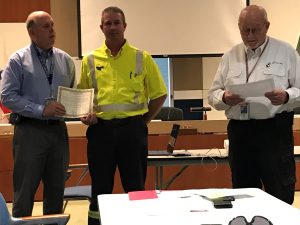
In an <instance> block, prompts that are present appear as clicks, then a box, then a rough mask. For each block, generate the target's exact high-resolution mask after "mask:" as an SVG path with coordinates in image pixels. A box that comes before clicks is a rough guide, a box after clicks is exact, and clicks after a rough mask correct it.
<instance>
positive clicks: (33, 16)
mask: <svg viewBox="0 0 300 225" xmlns="http://www.w3.org/2000/svg"><path fill="white" fill-rule="evenodd" d="M45 16H46V17H51V16H50V15H49V13H47V12H44V11H35V12H32V13H30V14H29V15H28V17H27V19H26V28H27V30H29V29H30V28H32V27H33V26H34V25H35V24H37V22H38V20H39V19H40V18H42V17H45Z"/></svg>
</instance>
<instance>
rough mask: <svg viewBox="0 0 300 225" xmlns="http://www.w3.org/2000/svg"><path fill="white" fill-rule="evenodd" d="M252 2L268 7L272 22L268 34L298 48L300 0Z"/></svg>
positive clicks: (259, 0) (262, 0)
mask: <svg viewBox="0 0 300 225" xmlns="http://www.w3.org/2000/svg"><path fill="white" fill-rule="evenodd" d="M250 3H251V5H253V4H255V5H260V6H262V7H264V8H265V9H266V11H267V14H268V18H269V21H270V23H271V24H270V28H269V31H268V35H270V36H272V37H274V38H278V39H281V40H283V41H286V42H288V43H290V44H291V45H292V46H294V47H295V48H296V46H297V43H298V39H299V35H300V0H284V1H274V0H251V1H250Z"/></svg>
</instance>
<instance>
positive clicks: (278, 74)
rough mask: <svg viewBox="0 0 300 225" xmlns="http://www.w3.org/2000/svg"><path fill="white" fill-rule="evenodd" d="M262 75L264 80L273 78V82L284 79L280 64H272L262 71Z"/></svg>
mask: <svg viewBox="0 0 300 225" xmlns="http://www.w3.org/2000/svg"><path fill="white" fill-rule="evenodd" d="M264 75H265V77H266V78H273V79H274V80H279V81H280V80H282V79H285V70H284V66H283V64H281V63H276V64H275V63H272V64H271V65H270V67H266V68H265V69H264Z"/></svg>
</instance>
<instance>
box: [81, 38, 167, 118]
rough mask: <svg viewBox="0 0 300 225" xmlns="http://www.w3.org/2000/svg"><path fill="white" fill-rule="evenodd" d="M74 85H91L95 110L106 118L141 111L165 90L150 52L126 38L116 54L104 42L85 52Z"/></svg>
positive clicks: (126, 115)
mask: <svg viewBox="0 0 300 225" xmlns="http://www.w3.org/2000/svg"><path fill="white" fill-rule="evenodd" d="M77 88H80V89H85V88H94V90H95V96H94V110H95V112H96V113H97V117H99V118H102V119H105V120H109V119H114V118H125V117H128V116H135V115H143V114H145V113H146V112H148V101H149V100H152V99H156V98H158V97H161V96H163V95H166V94H167V89H166V85H165V83H164V81H163V78H162V75H161V73H160V71H159V69H158V66H157V64H156V63H155V61H154V60H153V58H152V57H151V55H150V54H149V53H147V52H145V51H144V52H141V51H139V50H137V49H136V48H135V47H133V46H130V45H129V44H128V42H127V41H126V42H125V44H124V45H123V46H122V48H121V49H120V51H119V53H118V55H117V56H116V57H113V56H112V55H111V54H110V50H109V49H108V48H107V46H106V45H105V44H103V45H102V47H101V48H98V49H95V50H94V51H93V52H92V53H91V54H89V55H87V56H84V57H83V59H82V64H81V76H80V79H79V82H78V85H77Z"/></svg>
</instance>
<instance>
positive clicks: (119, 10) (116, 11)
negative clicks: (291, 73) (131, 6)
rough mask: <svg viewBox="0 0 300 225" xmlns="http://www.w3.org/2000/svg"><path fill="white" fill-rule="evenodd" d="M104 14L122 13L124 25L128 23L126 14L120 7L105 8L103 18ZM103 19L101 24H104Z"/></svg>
mask: <svg viewBox="0 0 300 225" xmlns="http://www.w3.org/2000/svg"><path fill="white" fill-rule="evenodd" d="M104 13H120V14H121V16H122V21H123V23H124V24H125V23H126V21H125V14H124V12H123V11H122V9H120V8H119V7H116V6H109V7H107V8H105V9H104V10H103V11H102V16H103V14H104ZM102 22H103V21H102V19H101V23H102Z"/></svg>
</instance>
